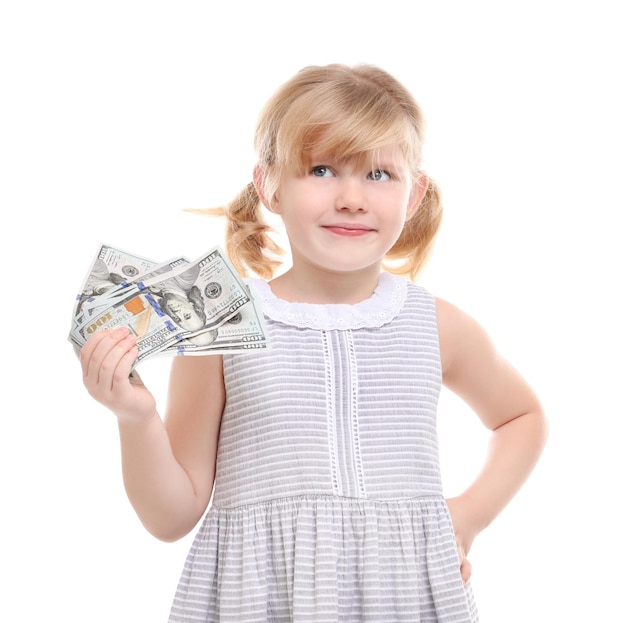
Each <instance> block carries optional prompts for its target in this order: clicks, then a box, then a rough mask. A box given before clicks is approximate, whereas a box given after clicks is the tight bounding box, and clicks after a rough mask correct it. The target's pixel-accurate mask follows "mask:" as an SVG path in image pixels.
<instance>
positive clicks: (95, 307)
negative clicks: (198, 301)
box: [74, 256, 189, 328]
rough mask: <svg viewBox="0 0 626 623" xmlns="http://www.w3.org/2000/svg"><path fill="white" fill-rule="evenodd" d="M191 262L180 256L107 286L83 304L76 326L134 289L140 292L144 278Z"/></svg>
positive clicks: (76, 319) (77, 316) (75, 322)
mask: <svg viewBox="0 0 626 623" xmlns="http://www.w3.org/2000/svg"><path fill="white" fill-rule="evenodd" d="M187 264H189V260H188V259H187V258H186V257H183V256H179V257H175V258H173V259H170V260H168V261H167V262H163V263H162V264H155V265H154V266H153V267H152V268H150V269H149V270H148V271H147V272H143V273H140V274H138V275H137V276H135V277H133V278H129V279H126V280H123V281H120V282H119V283H118V284H117V285H114V286H112V287H110V288H107V289H106V291H104V292H103V293H102V294H100V295H99V296H97V297H95V298H94V297H90V298H89V299H88V300H86V301H85V302H84V304H83V305H82V308H81V311H80V312H78V314H77V315H76V316H75V318H74V327H75V328H77V327H78V326H80V325H81V324H83V322H85V321H86V320H89V318H91V317H92V316H93V315H94V314H95V313H97V312H98V311H101V310H102V309H104V308H107V307H112V306H114V305H115V302H116V301H117V300H118V299H119V298H120V297H125V296H128V294H129V293H130V292H132V291H135V292H138V291H139V288H138V286H137V284H138V283H139V282H140V281H141V280H143V279H152V278H154V277H158V276H162V275H165V274H166V273H168V272H171V271H172V270H174V269H175V268H178V267H180V266H185V265H187Z"/></svg>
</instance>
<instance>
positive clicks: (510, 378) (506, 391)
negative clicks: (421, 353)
mask: <svg viewBox="0 0 626 623" xmlns="http://www.w3.org/2000/svg"><path fill="white" fill-rule="evenodd" d="M436 304H437V316H438V324H439V341H440V349H441V364H442V374H443V383H444V385H445V386H446V387H447V388H449V389H450V390H451V391H453V392H454V393H455V394H457V395H458V396H459V397H460V398H461V399H462V400H463V401H464V402H465V403H467V405H468V406H469V407H470V408H471V409H472V410H473V411H475V412H476V414H477V415H478V417H479V418H480V419H481V421H482V422H483V424H484V425H485V426H486V427H487V428H488V429H489V430H491V431H492V433H491V438H490V440H489V447H488V452H487V456H486V460H485V462H484V465H483V468H482V470H481V471H480V473H479V474H478V475H477V477H476V478H475V480H474V481H473V482H472V483H471V484H470V486H469V487H468V488H467V489H466V490H465V491H464V492H463V493H461V494H460V495H458V496H456V497H454V498H451V499H449V500H448V505H449V507H450V511H451V514H452V519H453V523H454V525H455V530H456V532H457V539H458V540H459V550H460V554H461V557H462V559H463V557H464V556H465V555H466V554H467V552H468V551H469V548H470V546H471V544H472V542H473V540H474V538H475V536H476V535H477V534H478V533H479V532H480V531H482V530H483V529H484V528H485V527H487V526H488V525H489V524H490V523H491V522H492V521H493V520H494V519H495V517H496V516H497V515H498V514H499V513H500V512H501V511H502V510H503V509H504V507H505V506H506V505H507V504H508V503H509V502H510V501H511V499H512V498H513V497H514V496H515V494H516V493H517V492H518V490H519V489H520V488H521V486H522V485H523V484H524V482H525V481H526V479H527V478H528V476H529V475H530V473H531V471H532V470H533V468H534V467H535V464H536V463H537V461H538V459H539V457H540V455H541V452H542V450H543V447H544V445H545V442H546V438H547V431H548V427H547V422H546V417H545V415H544V412H543V409H542V406H541V404H540V401H539V399H538V398H537V396H536V395H535V392H534V391H533V390H532V388H531V387H530V386H529V385H528V383H527V382H526V381H525V380H524V379H523V378H522V376H521V375H520V373H519V372H518V371H517V370H515V368H513V366H511V365H510V364H509V363H508V362H507V361H506V360H505V359H504V358H503V357H502V356H501V355H500V354H499V353H498V352H497V350H496V349H495V347H494V345H493V343H492V341H491V339H490V338H489V336H488V335H487V333H486V332H485V330H484V329H483V328H482V327H481V326H480V325H479V324H478V322H476V321H475V320H474V319H473V318H472V317H470V316H469V315H467V314H466V313H464V312H462V311H461V310H460V309H458V308H457V307H455V306H454V305H452V304H450V303H448V302H446V301H443V300H441V299H437V301H436Z"/></svg>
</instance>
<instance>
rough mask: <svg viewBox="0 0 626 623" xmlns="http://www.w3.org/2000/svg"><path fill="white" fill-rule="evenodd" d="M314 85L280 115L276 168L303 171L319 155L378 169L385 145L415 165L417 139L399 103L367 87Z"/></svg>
mask: <svg viewBox="0 0 626 623" xmlns="http://www.w3.org/2000/svg"><path fill="white" fill-rule="evenodd" d="M317 86H318V87H320V88H318V89H313V90H312V91H309V92H307V93H305V94H303V95H302V96H301V97H300V98H298V100H296V101H294V102H292V105H291V107H290V109H289V110H288V111H287V113H286V115H285V117H284V118H283V122H282V124H281V127H280V129H279V131H278V133H277V135H276V145H275V158H276V160H275V163H276V164H277V165H278V168H279V169H280V170H282V171H290V172H293V173H295V174H297V175H302V174H304V173H305V172H306V171H307V170H308V169H309V168H310V166H311V164H312V160H313V157H315V158H318V157H320V156H330V157H331V158H332V160H333V161H336V162H339V163H343V162H350V163H353V164H355V165H356V166H361V165H365V164H369V165H371V166H372V168H377V165H378V164H379V163H380V150H381V149H383V148H386V147H395V148H397V149H398V153H399V154H400V155H401V156H402V157H403V159H404V162H405V163H407V164H409V168H410V169H411V170H412V171H413V169H419V160H420V155H421V154H420V153H419V151H420V142H419V140H417V139H418V138H419V137H417V136H416V133H415V128H414V126H413V125H412V124H411V123H410V121H409V119H407V115H406V112H405V111H404V110H403V109H402V108H401V107H399V106H398V104H397V102H395V101H394V100H393V99H392V98H389V97H385V96H384V95H383V96H382V97H381V94H380V93H379V92H373V90H372V89H371V88H364V89H362V92H361V93H355V92H354V85H352V88H351V89H350V92H349V93H345V94H343V93H341V91H339V92H337V90H336V89H335V90H334V91H333V92H330V93H324V91H327V90H328V89H324V88H323V87H326V86H327V85H317ZM364 86H365V87H368V86H369V85H367V84H366V85H364ZM320 91H322V92H321V93H320ZM388 164H389V163H388Z"/></svg>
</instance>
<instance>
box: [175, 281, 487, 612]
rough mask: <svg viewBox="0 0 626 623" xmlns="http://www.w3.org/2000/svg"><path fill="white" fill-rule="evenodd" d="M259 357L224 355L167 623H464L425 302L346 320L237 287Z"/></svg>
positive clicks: (351, 314) (329, 308) (433, 331)
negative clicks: (210, 475)
mask: <svg viewBox="0 0 626 623" xmlns="http://www.w3.org/2000/svg"><path fill="white" fill-rule="evenodd" d="M249 283H250V286H251V288H252V290H253V292H254V295H255V298H256V300H257V301H258V302H259V304H260V306H261V309H262V310H263V313H264V315H265V320H266V324H267V331H268V335H269V338H270V340H271V348H270V349H268V350H267V351H265V352H262V353H259V352H254V353H249V354H233V355H225V356H224V378H225V383H226V390H227V394H226V395H227V398H226V406H225V410H224V414H223V419H222V425H221V430H220V439H219V448H218V456H217V475H216V482H215V490H214V495H213V500H212V504H211V506H210V508H209V510H208V511H207V514H206V516H205V518H204V520H203V522H202V524H201V526H200V528H199V530H198V533H197V535H196V537H195V540H194V542H193V544H192V547H191V550H190V552H189V555H188V558H187V560H186V562H185V565H184V569H183V572H182V576H181V579H180V583H179V585H178V589H177V591H176V595H175V598H174V602H173V604H172V609H171V613H170V623H179V622H185V623H188V622H192V621H203V622H208V621H229V622H237V623H248V622H250V623H251V622H256V623H261V622H266V621H276V622H283V621H285V622H287V621H297V622H306V623H312V622H322V621H324V622H329V623H330V622H336V621H342V622H348V621H351V622H357V621H358V622H376V623H380V622H383V621H385V622H395V621H398V622H400V621H403V622H404V621H411V622H420V623H425V622H431V623H434V622H452V621H454V622H461V621H463V622H475V621H477V620H478V616H477V613H476V608H475V604H474V599H473V596H472V592H471V588H470V586H469V584H468V585H465V586H464V585H463V582H462V580H461V576H460V573H459V560H458V556H457V552H456V545H455V538H454V533H453V529H452V524H451V522H450V516H449V513H448V509H447V506H446V503H445V501H444V498H443V494H442V484H441V477H440V470H439V456H438V450H437V430H436V411H437V401H438V397H439V392H440V388H441V363H440V357H439V340H438V333H437V318H436V311H435V303H434V299H433V297H432V296H431V295H430V294H429V293H428V292H427V291H426V290H424V289H423V288H422V287H420V286H417V285H414V284H410V283H408V282H407V281H406V280H404V279H402V278H400V277H396V276H392V275H390V274H389V273H382V274H381V277H380V281H379V284H378V287H377V288H376V291H375V292H374V294H373V295H372V296H371V297H370V298H369V299H367V300H366V301H363V302H361V303H358V304H356V305H311V304H304V303H288V302H286V301H283V300H280V299H278V298H276V297H275V296H274V295H273V294H272V292H271V290H270V288H269V286H268V285H267V284H266V283H265V282H263V281H261V280H257V279H251V280H249Z"/></svg>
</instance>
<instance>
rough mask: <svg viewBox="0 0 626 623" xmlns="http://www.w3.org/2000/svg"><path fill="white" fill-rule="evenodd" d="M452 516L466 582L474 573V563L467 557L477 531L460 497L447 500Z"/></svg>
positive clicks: (461, 567)
mask: <svg viewBox="0 0 626 623" xmlns="http://www.w3.org/2000/svg"><path fill="white" fill-rule="evenodd" d="M446 503H447V504H448V509H449V510H450V517H451V519H452V527H453V528H454V536H455V538H456V547H457V552H458V554H459V564H460V570H461V578H462V579H463V582H464V583H467V581H468V580H469V579H470V576H471V575H472V565H471V563H470V561H469V560H468V559H467V555H468V553H469V551H470V548H471V546H472V543H473V542H474V538H475V537H476V532H475V530H474V528H473V527H472V525H471V521H470V520H469V518H468V517H467V515H466V513H464V512H463V502H462V501H461V500H460V499H459V498H448V499H447V500H446Z"/></svg>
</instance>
